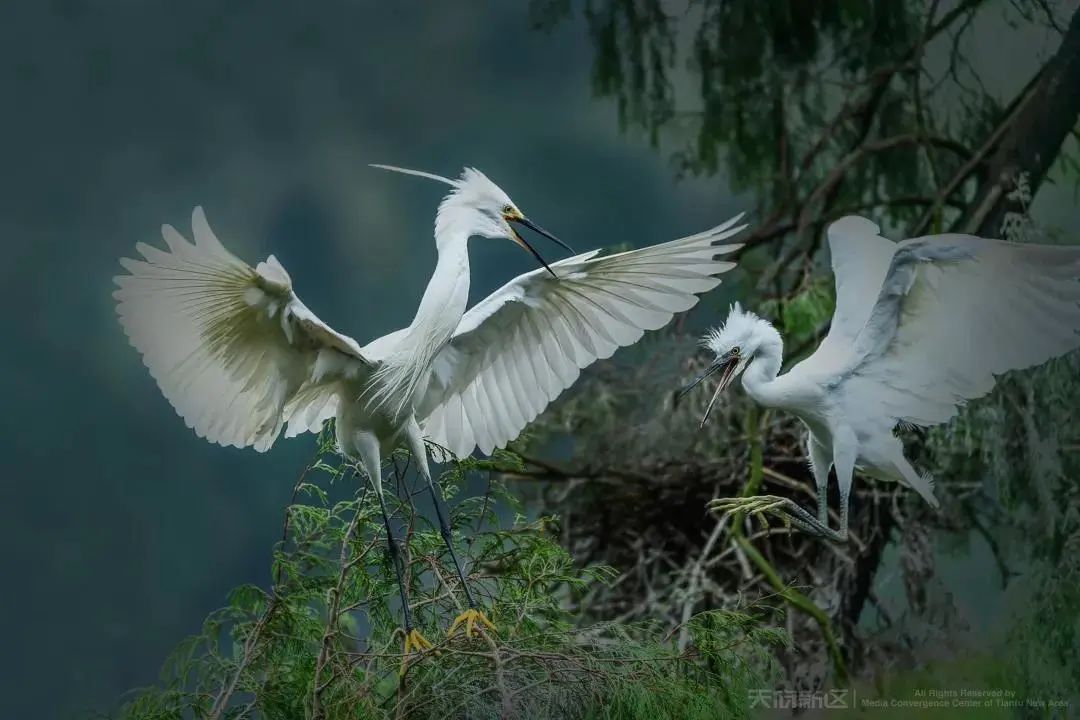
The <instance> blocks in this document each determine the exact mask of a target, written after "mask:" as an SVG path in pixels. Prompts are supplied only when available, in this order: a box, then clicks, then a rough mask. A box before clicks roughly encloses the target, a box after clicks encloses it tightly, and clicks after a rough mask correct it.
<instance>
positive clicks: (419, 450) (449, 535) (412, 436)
mask: <svg viewBox="0 0 1080 720" xmlns="http://www.w3.org/2000/svg"><path fill="white" fill-rule="evenodd" d="M406 437H407V440H408V443H409V450H410V452H412V454H413V458H414V459H415V460H416V467H417V468H418V469H419V470H420V474H421V475H422V476H423V478H424V482H426V483H427V486H428V492H430V493H431V502H432V504H433V505H435V514H436V516H438V518H439V533H440V534H441V535H442V539H443V542H444V543H445V544H446V549H447V550H449V551H450V559H451V560H453V562H454V570H455V571H456V572H457V576H458V581H459V582H460V583H461V588H462V589H463V590H464V591H465V599H466V600H467V601H468V603H469V608H468V609H467V610H466V611H465V612H463V613H461V614H460V615H458V616H457V618H455V619H454V622H453V624H452V625H451V626H450V630H449V632H448V633H447V634H448V635H453V634H454V631H456V630H457V629H458V627H463V628H464V629H465V635H466V636H468V637H471V636H472V634H473V630H475V629H477V628H482V627H486V628H488V629H489V630H494V629H495V625H494V623H492V622H491V620H489V619H488V617H487V615H485V614H484V612H483V611H482V610H480V608H479V607H477V605H476V598H475V597H473V594H472V590H470V589H469V582H468V580H467V579H466V578H465V573H464V572H463V571H462V569H461V563H460V562H459V561H458V556H457V552H456V551H455V550H454V537H453V531H452V530H451V528H450V522H449V521H448V520H447V517H446V512H445V511H444V510H443V504H444V503H443V497H442V490H441V489H440V488H439V487H438V486H436V484H435V481H434V480H432V479H431V470H430V469H429V468H428V463H427V448H426V447H424V438H423V435H422V433H421V431H420V426H419V425H418V424H417V423H416V420H415V419H414V420H412V421H411V422H410V423H409V425H408V427H407V428H406Z"/></svg>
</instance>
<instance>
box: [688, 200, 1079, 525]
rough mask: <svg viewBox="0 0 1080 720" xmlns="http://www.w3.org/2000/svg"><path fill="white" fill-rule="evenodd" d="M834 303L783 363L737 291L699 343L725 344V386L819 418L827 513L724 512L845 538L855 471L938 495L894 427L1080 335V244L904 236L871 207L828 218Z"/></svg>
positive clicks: (752, 508)
mask: <svg viewBox="0 0 1080 720" xmlns="http://www.w3.org/2000/svg"><path fill="white" fill-rule="evenodd" d="M828 238H829V250H830V253H831V255H832V267H833V274H834V275H835V278H836V312H835V314H834V316H833V320H832V324H831V326H830V329H829V333H828V335H827V336H826V338H825V339H824V340H823V341H822V342H821V345H820V346H818V349H817V350H816V351H815V352H814V354H813V355H811V356H810V357H808V358H806V359H805V360H803V361H802V362H800V363H799V364H798V365H796V366H795V367H794V368H792V369H791V371H790V372H787V373H785V374H783V375H778V373H779V372H780V365H781V360H782V351H783V342H782V341H781V339H780V334H779V333H778V332H777V331H776V329H775V328H774V327H773V326H772V325H771V324H770V323H768V322H767V321H766V320H763V319H762V318H760V317H758V316H757V315H754V314H753V313H750V312H746V311H743V310H742V309H741V308H740V307H739V306H738V305H735V306H734V307H733V308H732V309H731V312H730V314H729V315H728V318H727V321H726V322H725V323H724V325H723V326H722V327H720V328H717V329H715V330H713V331H712V332H710V333H709V334H708V335H706V337H705V338H704V339H703V341H702V342H703V344H704V345H705V346H706V347H707V348H708V349H709V350H710V351H712V352H713V353H714V354H715V355H716V359H715V361H714V362H713V363H712V364H711V365H710V366H709V368H708V369H707V370H706V371H705V373H704V374H703V375H702V376H701V377H699V378H698V379H696V380H695V381H694V382H693V383H691V384H690V385H688V386H687V387H686V388H684V389H683V390H682V391H681V393H685V392H687V391H688V390H690V389H691V388H693V387H694V386H695V385H697V384H698V383H699V382H701V381H702V380H703V379H704V378H706V377H708V376H710V375H712V374H713V373H719V377H720V380H719V384H718V387H717V388H716V391H715V393H714V394H713V396H712V399H711V401H710V403H709V405H708V408H707V409H706V412H705V417H704V418H703V419H702V425H704V423H705V421H706V420H707V419H708V415H709V410H711V409H712V406H713V403H715V402H716V398H717V396H719V394H720V392H721V391H722V390H724V388H726V387H727V386H728V385H730V384H731V382H732V381H733V380H734V379H735V377H737V376H738V375H739V374H740V373H741V374H742V384H743V387H744V388H745V389H746V391H747V393H748V394H749V395H750V397H751V398H753V399H754V400H755V401H756V402H757V403H758V404H760V405H762V406H765V407H771V408H779V409H782V410H787V411H788V412H791V413H792V414H794V415H795V416H797V417H798V418H799V419H800V420H802V421H803V423H804V424H805V425H806V428H807V430H808V431H809V436H808V438H807V449H808V453H809V456H810V464H811V467H812V471H813V474H814V480H815V484H816V485H817V492H818V513H817V517H816V518H815V517H814V516H813V515H811V514H810V513H809V512H807V511H806V510H804V509H803V508H801V507H799V506H798V505H796V504H795V503H794V502H793V501H791V500H790V499H787V498H781V497H775V496H762V497H750V498H731V499H720V500H715V501H713V503H712V507H713V509H714V510H717V511H720V512H724V513H733V512H739V513H751V514H756V513H769V514H773V515H778V516H780V517H782V518H784V519H785V520H787V521H790V522H792V523H793V524H794V525H795V526H797V527H799V528H800V529H802V530H804V531H807V532H810V533H813V534H815V535H819V536H821V537H825V538H828V539H831V540H834V541H837V542H843V541H845V540H846V539H847V525H848V497H849V495H850V492H851V482H852V475H853V473H854V471H855V469H859V470H861V471H862V472H864V473H866V474H867V475H869V476H872V477H875V478H878V479H882V480H890V481H895V482H899V483H902V484H904V485H906V486H908V487H910V488H912V489H913V490H915V491H916V492H917V493H919V495H921V496H922V497H923V498H924V499H925V500H926V501H927V502H928V503H930V504H931V505H933V506H935V507H937V505H938V501H937V499H936V498H935V497H934V484H933V481H932V479H931V478H930V476H929V475H925V474H922V473H920V472H918V471H917V470H915V468H913V467H912V466H911V464H910V463H909V462H908V461H907V459H906V458H905V457H904V452H903V446H902V444H901V442H900V439H899V438H897V437H896V436H895V434H894V430H895V428H896V427H897V426H898V425H899V424H902V423H907V424H910V425H918V426H924V427H925V426H932V425H938V424H941V423H945V422H948V421H949V420H950V419H951V418H952V417H953V416H954V415H956V413H957V411H958V408H959V407H961V406H962V405H963V404H964V403H965V402H967V401H968V400H972V399H974V398H977V397H980V396H982V395H985V394H986V393H988V392H990V390H991V389H992V388H993V387H994V382H995V376H998V375H1001V374H1002V373H1005V372H1008V371H1009V370H1019V369H1022V368H1029V367H1033V366H1035V365H1040V364H1042V363H1044V362H1046V361H1047V360H1049V359H1051V358H1055V357H1058V356H1060V355H1063V354H1065V353H1067V352H1069V351H1071V350H1073V349H1075V348H1077V347H1078V346H1080V334H1078V332H1080V304H1078V303H1080V247H1068V246H1049V245H1034V244H1015V243H1009V242H1003V241H1000V240H987V239H984V238H980V237H974V236H971V235H952V234H950V235H933V236H929V237H921V238H915V239H913V240H905V241H903V242H900V243H894V242H892V241H891V240H887V239H885V238H884V237H882V236H881V235H880V231H879V228H878V226H877V225H875V224H874V223H872V222H870V221H869V220H866V219H865V218H861V217H846V218H842V219H840V220H837V221H836V222H835V223H833V224H832V225H831V226H830V227H829V230H828ZM833 466H835V467H836V479H837V484H838V485H839V489H840V528H839V530H831V529H830V528H829V527H828V503H827V494H826V489H827V486H828V479H829V470H830V468H831V467H833Z"/></svg>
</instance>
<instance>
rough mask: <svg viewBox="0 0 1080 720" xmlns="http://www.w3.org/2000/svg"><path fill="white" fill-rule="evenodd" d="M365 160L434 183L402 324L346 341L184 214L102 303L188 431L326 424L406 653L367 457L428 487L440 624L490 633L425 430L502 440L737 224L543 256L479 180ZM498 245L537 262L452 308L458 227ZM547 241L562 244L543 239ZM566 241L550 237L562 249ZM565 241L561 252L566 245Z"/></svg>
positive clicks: (203, 433) (473, 440)
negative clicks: (368, 509)
mask: <svg viewBox="0 0 1080 720" xmlns="http://www.w3.org/2000/svg"><path fill="white" fill-rule="evenodd" d="M376 167H382V168H383V169H386V170H394V171H397V172H404V173H407V174H412V175H418V176H421V177H426V178H429V179H433V180H437V181H439V182H442V183H445V184H447V185H449V186H450V187H451V191H450V193H449V194H448V195H446V197H445V198H444V199H443V200H442V202H441V204H440V205H439V208H438V213H437V215H436V219H435V244H436V246H437V248H438V261H437V263H436V266H435V271H434V273H433V275H432V277H431V281H430V282H429V283H428V286H427V289H426V290H425V292H424V294H423V297H422V298H421V300H420V306H419V308H418V309H417V311H416V316H415V318H414V319H413V321H412V323H411V324H410V325H409V326H408V327H407V328H404V329H402V330H398V331H396V332H393V333H390V334H389V335H386V336H384V337H380V338H378V339H376V340H374V341H372V342H371V343H369V344H368V345H365V346H363V347H361V346H360V345H359V344H357V342H356V341H355V340H353V339H352V338H350V337H348V336H346V335H343V334H341V333H339V332H336V331H335V330H333V329H332V328H330V327H329V326H328V325H326V324H325V323H324V322H322V321H321V320H319V319H318V318H317V317H316V316H315V314H314V313H312V312H311V311H310V310H308V308H307V307H306V306H305V305H304V304H303V303H302V302H301V301H300V299H299V297H297V295H296V293H295V292H294V291H293V286H292V281H291V280H290V278H289V275H288V273H287V272H285V268H283V267H282V266H281V264H280V263H279V262H278V261H277V260H276V259H275V258H274V256H273V255H271V256H270V257H268V258H267V259H266V260H265V261H263V262H261V263H259V264H258V265H256V266H255V267H254V268H252V267H250V266H249V265H247V264H246V263H244V262H243V261H241V260H239V259H238V258H237V257H235V256H234V255H233V254H232V253H230V252H229V251H228V250H226V249H225V247H224V246H223V245H222V244H221V243H220V242H219V241H218V239H217V238H216V237H215V236H214V233H213V232H212V231H211V230H210V227H209V225H208V224H207V221H206V217H205V215H204V214H203V211H202V210H201V209H200V208H196V209H195V211H194V213H193V215H192V230H193V232H194V243H191V242H188V241H187V240H186V239H185V238H183V237H182V236H181V235H180V233H178V232H177V231H176V230H174V229H173V228H172V227H170V226H168V225H165V226H164V227H163V228H162V235H163V236H164V239H165V243H166V244H167V245H168V248H169V249H168V251H163V250H160V249H157V248H154V247H151V246H148V245H145V244H143V243H140V244H138V245H137V246H136V248H137V249H138V251H139V252H140V253H141V254H142V256H143V257H144V258H145V260H130V259H123V260H121V263H122V264H123V266H124V267H125V268H126V269H127V270H128V271H129V273H130V274H129V275H122V276H119V277H117V278H116V282H117V284H118V285H119V286H120V289H119V290H118V291H116V293H115V297H116V299H117V300H118V306H117V311H118V313H119V316H120V322H121V324H122V325H123V328H124V330H125V331H126V333H127V335H128V337H129V339H130V340H131V343H132V344H133V345H134V346H135V348H136V349H137V350H139V352H140V353H142V356H143V361H144V363H145V365H146V366H147V368H148V369H149V370H150V374H151V375H152V376H153V377H154V379H155V380H156V381H157V383H158V386H159V387H160V388H161V391H162V392H163V393H164V395H165V397H166V398H167V399H168V401H169V402H170V403H171V404H172V405H173V407H174V408H175V409H176V411H177V413H178V414H179V415H180V416H181V417H182V418H183V419H184V421H185V422H186V423H187V425H188V427H190V428H192V429H193V430H194V431H195V433H196V434H197V435H199V436H200V437H204V438H206V439H207V440H209V441H211V442H215V443H219V444H221V445H233V446H236V447H253V448H255V449H256V450H258V451H260V452H264V451H266V450H269V449H270V446H271V445H272V444H273V443H274V440H275V439H276V438H277V437H278V435H279V434H280V432H281V430H282V428H283V426H287V428H286V430H285V436H286V437H292V436H295V435H298V434H300V433H304V432H318V431H319V430H320V429H321V427H322V425H323V423H324V422H325V421H326V420H327V419H330V418H334V419H335V425H334V427H335V431H336V440H337V444H338V447H339V448H340V451H341V452H342V453H343V454H344V455H346V456H348V457H349V458H352V459H355V460H356V461H358V463H359V466H360V467H361V468H362V469H363V471H364V472H365V473H366V474H367V475H368V477H369V478H370V479H371V483H372V486H373V487H374V489H375V491H376V495H377V496H378V498H379V501H380V503H382V508H383V520H384V522H385V526H386V535H387V542H388V543H389V551H390V554H391V558H392V560H393V562H394V566H395V570H396V571H397V573H398V584H399V591H400V593H401V601H402V606H403V613H404V616H405V623H404V626H405V636H406V639H405V653H406V654H408V653H409V652H410V650H411V649H419V650H422V649H424V648H428V647H430V644H429V643H428V642H427V641H426V640H425V639H424V638H423V637H422V636H421V635H420V633H419V632H418V631H417V630H416V628H415V627H414V625H413V622H412V616H411V613H410V609H409V603H408V598H407V594H406V590H405V586H404V583H403V582H402V579H401V570H402V568H401V559H400V557H399V555H398V551H397V546H396V544H395V541H394V535H393V531H392V530H391V527H390V519H389V516H388V514H387V512H386V505H385V502H384V500H383V491H382V481H381V474H380V466H381V464H382V459H383V458H384V457H386V455H387V453H389V452H391V451H392V450H393V449H394V448H395V447H397V446H398V445H399V444H405V445H406V446H407V447H408V449H409V450H410V452H411V453H412V455H413V456H414V457H415V459H416V463H417V466H418V468H419V472H420V474H421V475H422V476H423V478H424V480H425V482H426V483H427V486H428V488H429V489H430V491H431V495H432V500H433V502H434V504H435V509H436V512H437V514H438V518H439V525H440V530H441V533H442V537H443V539H444V540H445V542H446V547H447V549H448V550H449V552H450V556H451V558H452V559H453V562H454V565H455V567H456V569H457V574H458V579H459V581H460V583H461V586H462V588H463V589H464V591H465V594H466V597H467V600H468V604H469V609H468V610H467V611H466V612H464V613H462V615H461V616H459V617H458V618H457V619H456V620H455V621H454V624H453V625H452V626H451V629H450V632H451V633H453V632H454V630H455V628H457V627H459V626H461V625H462V624H463V623H464V627H465V628H466V629H467V630H468V632H469V633H470V634H471V631H472V628H473V627H474V625H475V623H484V624H488V625H490V621H488V619H487V618H486V617H485V615H484V614H483V613H482V612H481V611H480V609H479V608H478V606H477V604H476V601H475V599H474V597H473V595H472V592H471V591H470V590H469V587H468V584H467V583H466V580H465V575H464V573H463V572H462V570H461V566H460V564H459V563H458V559H457V556H456V554H455V552H454V547H453V543H452V542H451V532H450V525H449V523H448V522H447V519H446V516H445V514H444V512H443V509H442V507H441V504H440V500H441V498H440V497H439V495H440V493H439V492H438V490H437V488H436V485H435V484H434V483H433V482H432V479H431V473H430V471H429V469H428V463H427V455H426V453H425V445H424V440H425V438H427V439H428V440H430V441H432V442H434V443H436V444H437V445H440V446H442V447H444V448H447V449H449V450H450V451H451V452H453V453H454V454H456V455H458V456H462V455H465V454H468V453H470V452H472V451H473V449H474V447H476V446H479V448H480V450H481V451H483V452H484V453H490V452H491V451H492V449H494V448H496V447H501V446H503V445H505V444H506V443H507V442H509V441H510V440H512V439H514V438H515V437H517V435H518V434H519V433H520V432H521V430H522V429H523V428H524V427H525V426H526V425H527V424H528V423H529V422H531V421H532V420H533V419H534V418H536V416H537V415H538V414H539V413H540V412H541V411H542V410H543V409H544V408H545V407H546V406H547V404H548V403H550V402H551V401H552V400H554V399H555V397H556V396H557V395H559V393H561V392H562V391H563V390H564V389H566V388H567V387H569V386H570V385H571V384H572V383H573V382H574V380H576V379H577V377H578V374H579V372H580V370H581V368H583V367H585V366H586V365H589V364H590V363H592V362H593V361H595V360H597V359H598V358H606V357H609V356H610V355H611V354H612V353H613V352H614V351H615V350H616V348H618V347H621V346H626V345H630V344H632V343H634V342H636V341H637V340H638V339H639V338H640V337H641V336H642V334H643V333H644V331H646V330H654V329H657V328H659V327H661V326H663V325H665V324H666V323H667V322H668V321H669V320H670V319H671V318H672V316H673V315H674V314H675V313H677V312H681V311H683V310H687V309H689V308H690V307H692V306H693V305H694V304H695V303H696V302H697V300H698V298H697V296H698V294H700V293H703V292H705V291H707V290H711V289H712V288H714V287H716V285H718V284H719V282H720V279H719V278H718V277H717V276H718V275H720V274H721V273H724V272H726V271H727V270H730V269H731V268H732V267H734V263H732V262H728V261H723V260H720V259H718V256H720V255H724V254H726V253H730V252H732V251H733V250H735V249H737V248H738V247H740V246H739V245H730V244H728V245H721V244H719V243H720V242H721V241H724V240H726V239H727V238H730V237H731V236H732V235H734V234H735V233H737V232H739V231H740V230H741V229H742V227H733V225H734V224H735V222H736V221H737V219H738V218H735V219H733V220H731V221H729V222H727V223H724V224H723V225H720V226H718V227H716V228H713V229H711V230H708V231H706V232H703V233H700V234H697V235H693V236H690V237H686V238H682V239H680V240H674V241H672V242H668V243H665V244H662V245H654V246H652V247H646V248H642V249H639V250H632V251H629V252H624V253H619V254H615V255H610V256H606V257H601V256H598V253H599V251H598V250H593V251H591V252H587V253H584V254H581V255H576V256H574V257H571V258H567V259H564V260H562V261H559V262H556V263H552V264H551V265H550V266H548V265H547V264H546V263H545V262H544V260H543V259H542V258H541V257H540V255H539V254H538V253H537V252H536V251H535V250H534V249H533V248H532V246H531V245H529V243H528V242H526V241H525V240H524V239H523V238H522V237H521V236H520V235H519V234H518V233H517V231H516V230H515V229H514V228H513V226H512V224H520V225H523V226H525V227H528V228H531V229H532V230H534V231H536V232H538V233H539V234H541V235H544V236H546V237H548V238H549V239H551V240H554V241H555V242H559V241H558V240H556V239H555V238H554V237H553V236H552V235H551V234H550V233H547V232H546V231H544V230H542V229H540V228H539V227H537V226H536V225H535V224H533V223H532V222H531V221H529V220H528V219H526V217H525V215H524V214H522V212H521V211H520V210H519V209H518V207H517V206H516V205H515V204H514V203H513V202H512V201H511V200H510V198H509V197H508V196H507V194H506V193H505V192H503V191H502V190H501V189H500V188H499V187H498V186H497V185H495V183H493V182H492V181H491V180H489V179H488V178H487V177H486V176H484V175H483V174H482V173H480V172H479V171H477V170H473V169H466V170H465V171H464V173H463V174H462V175H461V177H460V178H459V179H457V180H450V179H447V178H444V177H441V176H438V175H432V174H430V173H423V172H418V171H414V170H405V169H402V168H393V167H388V166H376ZM473 236H480V237H487V238H507V239H510V240H512V241H514V242H515V243H517V244H518V245H520V246H521V247H523V248H525V249H526V250H527V251H529V252H530V253H531V254H532V255H533V256H534V257H536V259H537V260H538V261H539V262H540V264H541V265H543V266H544V269H537V270H535V271H533V272H529V273H525V274H524V275H521V276H519V277H517V278H515V279H514V280H511V281H510V282H509V283H507V284H506V285H505V286H503V287H502V288H501V289H500V290H498V291H496V292H495V293H493V294H492V295H490V296H488V297H487V298H486V299H484V300H483V301H481V302H480V303H478V304H477V305H475V306H474V307H473V308H472V309H470V310H469V311H468V312H466V311H465V310H466V304H467V302H468V296H469V256H468V252H467V242H468V240H469V238H470V237H473ZM559 244H562V243H561V242H559ZM564 247H565V246H564ZM568 249H569V248H568Z"/></svg>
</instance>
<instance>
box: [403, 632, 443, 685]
mask: <svg viewBox="0 0 1080 720" xmlns="http://www.w3.org/2000/svg"><path fill="white" fill-rule="evenodd" d="M434 647H435V646H434V645H432V644H431V642H430V641H429V640H428V639H427V638H426V637H424V636H423V635H421V634H420V631H419V630H417V629H416V628H413V629H412V630H409V631H408V632H407V633H405V647H404V649H403V650H402V653H401V655H402V657H401V667H400V668H399V669H398V675H404V674H405V668H406V667H408V665H409V659H410V658H411V656H412V655H413V654H414V653H415V654H419V655H423V654H424V653H426V652H427V651H429V650H432V649H433V648H434Z"/></svg>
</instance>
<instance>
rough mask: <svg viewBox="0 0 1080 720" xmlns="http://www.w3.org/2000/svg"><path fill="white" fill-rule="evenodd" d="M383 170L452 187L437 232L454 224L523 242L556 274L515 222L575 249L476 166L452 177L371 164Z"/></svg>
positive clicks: (441, 208) (468, 232)
mask: <svg viewBox="0 0 1080 720" xmlns="http://www.w3.org/2000/svg"><path fill="white" fill-rule="evenodd" d="M372 167H377V168H380V169H383V170H392V171H394V172H400V173H405V174H406V175H417V176H419V177H426V178H428V179H430V180H437V181H439V182H443V183H446V184H447V185H449V186H450V187H452V188H453V190H452V191H451V192H450V194H449V195H447V196H446V199H445V200H443V202H442V204H441V205H440V206H439V214H438V216H437V217H436V220H435V233H436V235H441V234H443V231H444V230H449V229H450V228H451V227H454V228H457V229H458V230H460V231H462V232H464V233H465V234H466V235H467V236H474V235H478V236H480V237H487V238H507V239H509V240H512V241H514V242H515V243H517V244H518V245H520V246H521V247H522V248H523V249H524V250H526V251H527V252H528V253H529V254H531V255H532V256H533V257H534V258H536V260H537V261H538V262H539V263H540V264H541V265H543V266H544V267H545V268H546V269H547V271H548V272H549V273H551V275H552V276H553V277H557V276H556V275H555V273H554V272H553V271H552V270H551V268H550V267H548V264H547V263H546V262H545V261H544V258H542V257H541V256H540V253H538V252H537V251H536V250H535V249H534V248H533V246H532V245H531V244H529V242H528V241H527V240H525V238H523V237H522V236H521V235H520V234H518V232H517V230H516V229H515V227H514V226H515V225H521V226H524V227H527V228H529V229H531V230H533V231H534V232H536V233H539V234H540V235H543V236H544V237H546V238H547V239H549V240H551V241H552V242H554V243H556V244H558V245H560V246H562V247H564V248H566V249H567V250H569V251H570V252H573V251H574V250H573V248H571V247H570V246H569V245H567V244H566V243H564V242H563V241H562V240H559V239H558V238H557V237H555V236H554V235H552V234H551V233H549V232H548V231H547V230H544V229H543V228H542V227H540V226H539V225H537V224H536V223H534V222H533V221H531V220H529V219H528V218H527V217H525V214H524V213H523V212H521V210H519V209H518V207H517V205H515V204H514V201H513V200H511V199H510V196H509V195H507V194H506V192H505V191H504V190H503V189H502V188H501V187H499V186H498V185H496V184H495V183H493V182H492V181H491V180H490V179H489V178H488V176H487V175H485V174H484V173H482V172H480V171H479V170H477V169H475V168H465V170H464V171H463V172H462V173H461V177H460V178H458V179H457V180H450V179H449V178H445V177H442V176H441V175H434V174H432V173H427V172H422V171H420V170H407V169H405V168H399V167H393V166H391V165H372Z"/></svg>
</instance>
